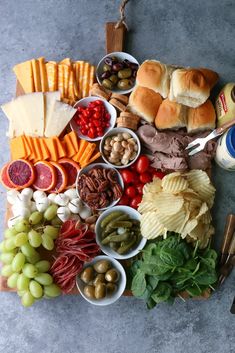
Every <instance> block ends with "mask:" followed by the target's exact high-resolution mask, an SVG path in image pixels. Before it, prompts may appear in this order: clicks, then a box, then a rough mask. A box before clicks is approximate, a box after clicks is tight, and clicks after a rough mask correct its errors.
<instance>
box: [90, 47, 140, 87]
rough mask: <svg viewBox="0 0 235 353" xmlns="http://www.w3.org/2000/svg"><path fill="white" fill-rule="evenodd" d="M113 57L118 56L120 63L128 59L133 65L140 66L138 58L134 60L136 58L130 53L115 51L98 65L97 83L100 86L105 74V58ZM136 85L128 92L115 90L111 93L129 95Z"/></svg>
mask: <svg viewBox="0 0 235 353" xmlns="http://www.w3.org/2000/svg"><path fill="white" fill-rule="evenodd" d="M111 56H116V57H117V59H119V61H123V60H125V59H127V60H129V61H131V62H132V63H134V64H138V65H139V63H138V61H137V60H136V58H134V56H132V55H130V54H128V53H125V52H123V51H115V52H113V53H109V54H107V55H105V56H104V57H103V58H102V59H101V60H100V62H99V63H98V65H97V68H96V78H97V81H98V82H99V84H100V85H102V81H101V79H100V78H101V75H102V73H103V65H104V60H105V58H107V57H111ZM135 84H136V81H135ZM135 84H134V85H133V86H132V87H131V88H129V89H126V90H121V89H118V88H113V89H112V90H111V91H112V92H114V93H121V94H128V93H130V92H132V91H133V89H134V87H135Z"/></svg>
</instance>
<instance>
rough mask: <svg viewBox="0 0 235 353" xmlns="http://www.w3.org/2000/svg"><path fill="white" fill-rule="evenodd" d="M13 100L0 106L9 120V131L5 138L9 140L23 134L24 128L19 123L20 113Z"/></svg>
mask: <svg viewBox="0 0 235 353" xmlns="http://www.w3.org/2000/svg"><path fill="white" fill-rule="evenodd" d="M15 101H16V100H13V101H11V102H8V103H6V104H3V105H2V106H1V108H2V110H3V112H4V114H5V115H6V117H7V118H8V120H9V130H8V133H7V136H9V137H10V138H13V137H16V136H20V135H23V134H24V127H23V124H22V122H21V116H22V112H21V111H20V110H19V107H18V104H16V102H15Z"/></svg>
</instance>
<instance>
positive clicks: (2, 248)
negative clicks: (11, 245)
mask: <svg viewBox="0 0 235 353" xmlns="http://www.w3.org/2000/svg"><path fill="white" fill-rule="evenodd" d="M0 251H1V252H2V253H5V252H9V250H7V249H6V243H5V240H3V241H2V242H1V243H0Z"/></svg>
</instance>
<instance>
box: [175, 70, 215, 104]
mask: <svg viewBox="0 0 235 353" xmlns="http://www.w3.org/2000/svg"><path fill="white" fill-rule="evenodd" d="M209 95H210V85H209V83H208V82H207V81H206V79H205V77H204V74H203V73H202V72H201V71H200V70H197V69H177V70H175V71H174V72H173V74H172V77H171V85H170V94H169V99H170V100H172V101H176V102H178V103H181V104H184V105H187V106H189V107H192V108H197V107H198V106H199V105H201V104H203V103H204V102H205V101H206V100H207V99H208V97H209Z"/></svg>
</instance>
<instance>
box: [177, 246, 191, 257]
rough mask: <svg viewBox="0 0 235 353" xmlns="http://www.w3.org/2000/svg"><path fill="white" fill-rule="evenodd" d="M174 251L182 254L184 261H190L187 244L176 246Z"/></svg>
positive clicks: (189, 251)
mask: <svg viewBox="0 0 235 353" xmlns="http://www.w3.org/2000/svg"><path fill="white" fill-rule="evenodd" d="M176 249H177V250H179V251H180V252H181V253H182V254H183V256H184V258H185V260H189V259H190V257H191V250H190V247H189V245H188V244H187V243H185V242H184V243H183V242H181V243H180V244H178V245H177V247H176Z"/></svg>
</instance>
